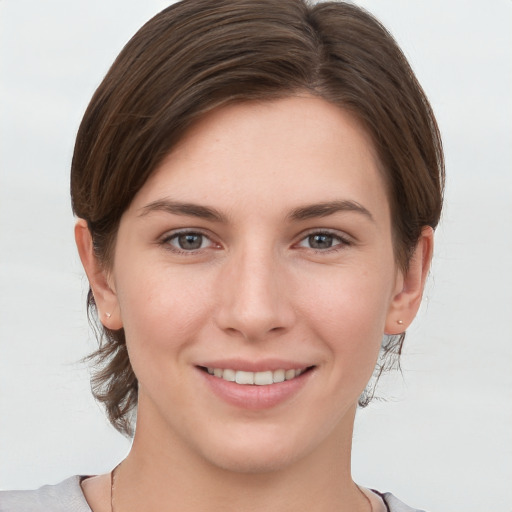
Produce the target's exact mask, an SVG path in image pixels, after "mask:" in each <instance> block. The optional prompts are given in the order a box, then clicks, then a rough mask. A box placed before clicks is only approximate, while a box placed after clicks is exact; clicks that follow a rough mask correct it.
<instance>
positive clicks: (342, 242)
mask: <svg viewBox="0 0 512 512" xmlns="http://www.w3.org/2000/svg"><path fill="white" fill-rule="evenodd" d="M315 236H327V237H332V241H333V243H334V242H337V243H334V245H332V246H331V247H327V248H324V249H318V248H314V247H304V246H303V245H301V244H302V243H303V242H306V241H307V240H308V239H311V238H312V237H315ZM296 245H297V246H299V247H302V248H305V249H310V250H313V251H315V253H317V254H325V253H331V252H337V251H341V250H343V249H344V248H346V247H348V246H351V245H352V240H350V239H349V238H348V237H346V236H342V235H341V234H339V233H338V232H333V231H329V230H325V229H323V230H313V231H310V232H309V233H306V234H305V235H304V236H302V238H301V239H300V240H299V242H298V243H297V244H296Z"/></svg>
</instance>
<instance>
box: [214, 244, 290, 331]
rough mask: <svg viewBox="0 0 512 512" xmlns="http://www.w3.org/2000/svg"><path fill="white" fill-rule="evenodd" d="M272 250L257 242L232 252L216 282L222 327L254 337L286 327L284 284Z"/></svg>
mask: <svg viewBox="0 0 512 512" xmlns="http://www.w3.org/2000/svg"><path fill="white" fill-rule="evenodd" d="M279 269H280V262H279V258H278V256H277V254H276V251H275V250H274V249H273V248H272V247H269V246H268V245H267V246H266V247H262V246H261V245H260V244H257V243H247V244H243V245H242V246H240V247H239V248H237V250H236V251H234V253H233V255H232V257H231V258H229V262H226V267H225V269H224V270H225V272H223V274H224V275H223V283H221V285H220V287H221V288H220V289H221V290H222V291H221V298H220V304H219V306H220V309H219V322H220V324H221V327H222V328H223V329H227V330H229V331H231V332H234V331H237V332H239V333H240V334H242V335H243V337H245V338H246V339H249V340H257V339H261V338H263V337H264V336H265V335H267V334H268V333H269V332H271V331H277V330H284V329H286V328H287V327H288V326H289V325H290V322H291V320H292V318H291V316H292V315H291V313H292V310H291V307H290V304H289V303H288V298H287V296H286V289H285V288H286V287H283V286H280V282H281V279H280V277H281V276H280V275H279Z"/></svg>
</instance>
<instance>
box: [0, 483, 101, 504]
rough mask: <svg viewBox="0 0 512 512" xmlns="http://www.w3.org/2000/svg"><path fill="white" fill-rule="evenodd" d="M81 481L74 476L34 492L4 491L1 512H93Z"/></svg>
mask: <svg viewBox="0 0 512 512" xmlns="http://www.w3.org/2000/svg"><path fill="white" fill-rule="evenodd" d="M80 480H81V477H79V476H73V477H71V478H68V479H67V480H64V481H63V482H61V483H60V484H57V485H45V486H43V487H40V488H39V489H36V490H34V491H2V492H0V512H91V509H90V508H89V505H88V504H87V501H86V500H85V497H84V495H83V492H82V489H81V487H80Z"/></svg>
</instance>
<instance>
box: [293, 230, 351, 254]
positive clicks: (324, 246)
mask: <svg viewBox="0 0 512 512" xmlns="http://www.w3.org/2000/svg"><path fill="white" fill-rule="evenodd" d="M349 244H350V242H349V241H348V240H346V239H344V238H343V237H341V236H340V235H335V234H334V233H329V232H316V233H310V234H309V235H308V236H306V237H305V238H303V239H302V240H301V241H300V242H299V244H298V245H299V247H305V248H307V249H315V250H317V251H322V250H324V251H325V250H329V249H337V248H341V246H345V245H349Z"/></svg>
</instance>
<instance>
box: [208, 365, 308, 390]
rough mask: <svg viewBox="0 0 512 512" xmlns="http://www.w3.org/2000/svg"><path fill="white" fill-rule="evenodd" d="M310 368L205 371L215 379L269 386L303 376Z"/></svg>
mask: <svg viewBox="0 0 512 512" xmlns="http://www.w3.org/2000/svg"><path fill="white" fill-rule="evenodd" d="M308 369H309V368H297V369H291V370H274V371H271V370H268V371H264V372H246V371H242V370H232V369H229V368H226V369H223V368H209V367H208V368H205V370H206V371H207V372H208V373H209V374H210V375H214V376H215V377H219V378H220V379H223V380H226V381H228V382H236V383H237V384H243V385H256V386H269V385H271V384H277V383H279V382H284V381H287V380H292V379H295V378H296V377H298V376H299V375H302V374H303V373H304V372H305V371H306V370H308Z"/></svg>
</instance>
